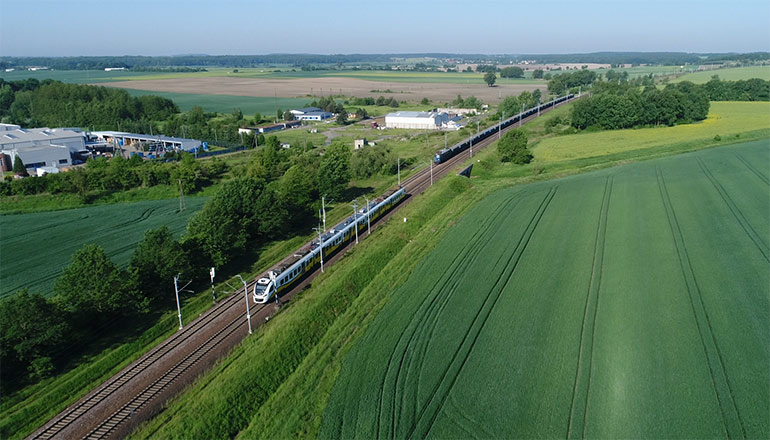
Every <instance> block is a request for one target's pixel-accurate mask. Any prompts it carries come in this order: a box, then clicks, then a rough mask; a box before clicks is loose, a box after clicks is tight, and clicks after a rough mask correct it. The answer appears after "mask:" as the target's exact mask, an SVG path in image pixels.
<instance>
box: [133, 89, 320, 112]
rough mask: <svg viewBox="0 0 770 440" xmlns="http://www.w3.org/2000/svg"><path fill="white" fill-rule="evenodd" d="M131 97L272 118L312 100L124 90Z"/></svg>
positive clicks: (181, 106) (180, 106)
mask: <svg viewBox="0 0 770 440" xmlns="http://www.w3.org/2000/svg"><path fill="white" fill-rule="evenodd" d="M126 91H127V92H128V93H129V94H130V95H131V96H143V95H155V96H162V97H164V98H168V99H170V100H172V101H174V103H176V105H178V106H179V109H180V110H182V111H188V110H191V109H192V108H193V107H195V106H198V107H201V108H203V110H205V111H207V112H218V113H230V112H232V111H233V109H236V108H238V109H241V111H242V112H243V113H244V114H246V115H248V116H253V115H254V113H261V114H263V115H268V116H272V115H274V114H275V112H276V109H283V110H286V109H290V108H301V107H306V106H307V105H308V104H309V103H310V102H311V101H312V100H313V99H312V98H276V97H272V96H271V97H265V96H260V97H257V96H235V95H203V94H198V93H173V92H149V91H147V90H136V89H126Z"/></svg>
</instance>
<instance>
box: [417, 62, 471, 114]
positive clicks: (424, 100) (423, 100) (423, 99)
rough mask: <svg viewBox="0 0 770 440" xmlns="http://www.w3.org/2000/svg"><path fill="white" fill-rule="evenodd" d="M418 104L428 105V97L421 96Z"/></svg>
mask: <svg viewBox="0 0 770 440" xmlns="http://www.w3.org/2000/svg"><path fill="white" fill-rule="evenodd" d="M469 68H470V67H469ZM420 104H422V105H428V104H430V101H429V100H428V98H422V101H420Z"/></svg>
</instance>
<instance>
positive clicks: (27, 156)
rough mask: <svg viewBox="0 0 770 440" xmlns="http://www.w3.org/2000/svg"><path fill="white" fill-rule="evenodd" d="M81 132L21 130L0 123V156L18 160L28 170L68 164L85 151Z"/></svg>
mask: <svg viewBox="0 0 770 440" xmlns="http://www.w3.org/2000/svg"><path fill="white" fill-rule="evenodd" d="M86 151H87V150H86V147H85V138H84V137H83V133H80V132H79V131H76V130H75V129H64V128H55V129H50V128H21V127H19V126H18V125H13V124H0V153H3V154H7V155H9V156H10V159H11V162H13V161H14V160H16V157H17V156H18V157H20V158H21V161H22V162H24V166H25V167H26V168H29V169H36V168H40V167H45V166H47V167H57V168H59V167H65V166H69V165H72V159H71V157H72V155H73V154H77V153H83V152H86Z"/></svg>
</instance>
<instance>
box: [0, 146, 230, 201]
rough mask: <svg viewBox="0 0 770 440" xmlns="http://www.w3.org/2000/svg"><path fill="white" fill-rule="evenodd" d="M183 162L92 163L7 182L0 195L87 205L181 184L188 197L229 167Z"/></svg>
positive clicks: (185, 158) (120, 160) (185, 157)
mask: <svg viewBox="0 0 770 440" xmlns="http://www.w3.org/2000/svg"><path fill="white" fill-rule="evenodd" d="M17 158H18V156H17ZM180 158H181V160H179V161H178V162H172V163H164V162H156V161H146V160H143V159H142V158H140V157H139V156H133V157H132V158H131V159H124V158H122V157H115V158H113V159H111V160H107V159H105V158H103V157H100V158H96V159H89V160H88V162H87V163H86V166H85V167H83V168H79V169H76V170H72V171H70V172H67V173H57V174H46V175H44V176H42V177H37V176H32V177H27V178H25V179H7V180H4V181H2V182H0V195H2V196H8V195H33V194H42V193H50V194H77V195H79V196H80V197H81V198H82V199H83V200H84V201H85V200H87V198H88V196H89V194H91V193H94V192H110V193H111V192H115V191H125V190H129V189H134V188H140V187H141V188H148V187H151V186H156V185H178V184H179V183H180V182H181V185H182V188H183V189H184V191H185V192H186V193H192V192H195V191H198V190H200V189H202V188H204V187H206V186H208V185H210V184H211V183H213V182H214V181H215V180H216V179H218V178H219V177H221V176H222V174H224V173H225V172H226V171H227V164H225V163H224V162H223V161H221V160H219V159H217V158H212V160H208V161H205V162H200V161H196V160H195V158H194V157H193V156H192V155H191V154H189V153H182V154H181V155H180ZM19 162H21V160H19ZM21 167H22V168H23V165H21Z"/></svg>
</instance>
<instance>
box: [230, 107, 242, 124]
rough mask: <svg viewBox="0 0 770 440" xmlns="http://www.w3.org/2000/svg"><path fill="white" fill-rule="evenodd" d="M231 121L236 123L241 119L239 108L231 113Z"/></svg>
mask: <svg viewBox="0 0 770 440" xmlns="http://www.w3.org/2000/svg"><path fill="white" fill-rule="evenodd" d="M232 117H233V121H235V122H236V123H238V122H240V121H241V119H243V112H242V111H241V109H239V108H234V109H233V112H232Z"/></svg>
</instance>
